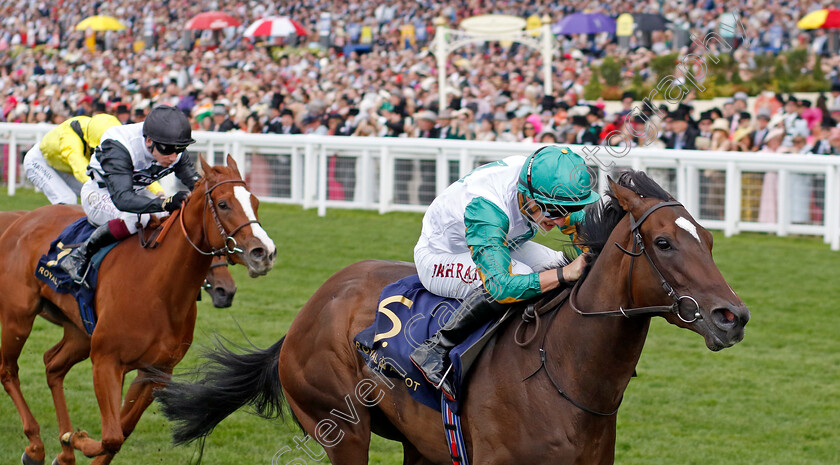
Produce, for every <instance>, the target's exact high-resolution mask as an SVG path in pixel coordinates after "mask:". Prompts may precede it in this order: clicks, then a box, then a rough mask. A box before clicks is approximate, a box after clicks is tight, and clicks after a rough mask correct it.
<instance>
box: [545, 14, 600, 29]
mask: <svg viewBox="0 0 840 465" xmlns="http://www.w3.org/2000/svg"><path fill="white" fill-rule="evenodd" d="M551 32H552V34H597V33H599V32H609V33H610V34H615V20H614V19H612V18H610V17H609V16H607V15H602V14H601V13H574V14H570V15H569V16H566V17H564V18H563V19H561V20H560V21H558V22H556V23H554V25H553V26H551Z"/></svg>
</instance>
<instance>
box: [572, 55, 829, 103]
mask: <svg viewBox="0 0 840 465" xmlns="http://www.w3.org/2000/svg"><path fill="white" fill-rule="evenodd" d="M680 58H681V57H680V56H679V55H678V54H677V53H670V54H668V55H662V56H658V57H656V58H654V59H653V60H651V62H650V70H651V71H652V73H651V76H652V77H649V78H648V79H647V80H644V79H643V78H642V75H641V73H640V71H641V70H639V69H633V70H632V72H629V71H630V70H623V67H624V62H623V61H619V60H616V59H615V58H613V57H607V58H605V59H604V60H603V62H602V63H601V66H600V67H599V68H593V73H592V80H597V81H598V82H597V83H595V82H590V83H589V84H587V86H586V88H585V98H586V99H592V100H594V99H597V98H598V97H599V96H600V97H601V98H603V99H605V100H617V99H620V98H621V94H622V93H623V92H624V91H628V90H630V91H633V92H635V94H636V98H637V99H641V98H643V97H645V96H647V95H650V93H651V91H652V90H653V88H654V87H655V86H656V84H657V83H659V82H660V81H661V80H662V79H664V78H665V77H667V76H669V75H672V74H674V73H675V71H676V67H677V64H679V62H680ZM740 65H741V63H739V62H737V61H736V60H735V59H734V58H733V56H732V55H730V54H725V53H723V54H720V55H718V62H717V63H715V62H714V61H712V60H710V59H707V60H706V66H707V76H706V79H705V80H704V83H703V85H704V86H705V90H704V91H703V92H698V93H697V95H698V97H699V98H701V99H710V98H714V97H731V96H733V95H734V94H735V93H736V92H746V93H747V94H749V95H758V94H759V93H761V92H762V91H765V90H770V91H773V92H781V93H787V92H819V91H827V90H829V89H831V82H830V81H829V80H828V78H827V77H826V75H825V73H824V72H823V70H822V68H821V66H822V58H821V57H820V56H818V55H817V56H813V55H811V54H809V52H808V51H807V50H804V49H802V50H792V51H789V52H782V53H780V54H778V55H773V54H769V53H767V54H761V55H756V56H755V58H754V68H752V69H743V70H742V69H741V67H740ZM627 76H632V77H630V78H628V77H627ZM688 88H689V90H691V89H694V87H693V86H690V85H689V87H688Z"/></svg>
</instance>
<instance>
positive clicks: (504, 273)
mask: <svg viewBox="0 0 840 465" xmlns="http://www.w3.org/2000/svg"><path fill="white" fill-rule="evenodd" d="M464 224H465V225H466V229H467V231H466V236H467V245H468V246H469V248H470V252H471V255H472V259H473V262H475V264H476V266H477V268H478V273H479V276H481V280H482V282H483V283H484V288H485V289H487V291H488V292H490V295H492V296H493V298H495V299H496V300H497V301H498V302H500V303H510V302H516V301H519V300H526V299H530V298H532V297H535V296H537V295H539V294H540V292H541V291H540V278H539V275H538V274H537V273H529V274H523V275H514V274H513V273H512V272H511V266H510V260H511V259H510V249H509V248H508V243H507V239H506V238H507V230H508V227H509V226H510V222H509V221H508V217H507V215H506V214H505V213H504V212H503V211H502V210H501V209H500V208H499V207H497V206H496V205H495V204H493V203H492V202H490V201H489V200H487V199H483V198H481V197H478V198H475V199H473V201H472V202H470V203H469V204H468V205H467V209H466V212H465V213H464Z"/></svg>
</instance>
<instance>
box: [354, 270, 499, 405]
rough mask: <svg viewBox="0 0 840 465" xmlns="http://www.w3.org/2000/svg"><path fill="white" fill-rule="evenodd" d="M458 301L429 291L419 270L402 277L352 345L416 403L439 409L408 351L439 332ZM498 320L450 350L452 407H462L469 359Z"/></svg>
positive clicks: (385, 292) (433, 391)
mask: <svg viewBox="0 0 840 465" xmlns="http://www.w3.org/2000/svg"><path fill="white" fill-rule="evenodd" d="M459 305H460V302H459V301H458V300H457V299H449V298H445V297H440V296H438V295H435V294H432V293H431V292H429V291H427V290H426V289H425V288H424V287H423V284H421V283H420V278H419V277H418V276H417V275H412V276H409V277H406V278H403V279H401V280H400V281H397V282H395V283H392V284H389V285H388V286H386V287H385V289H383V290H382V293H381V294H380V296H379V305H378V307H377V312H376V319H375V320H374V322H373V324H372V325H371V326H369V327H368V328H366V329H365V330H363V331H361V332H360V333H359V334H357V335H356V337H355V338H354V341H355V343H356V349H357V350H358V351H359V352H360V353H361V354H362V357H363V358H364V360H365V363H367V365H368V367H370V368H371V369H373V370H376V371H378V372H380V373H382V374H383V375H385V376H388V377H391V378H397V379H401V380H403V382H404V383H405V386H406V388H407V389H408V392H409V393H410V394H411V396H412V397H413V398H414V399H415V400H416V401H417V402H420V403H422V404H424V405H427V406H429V407H431V408H433V409H435V410H437V411H441V396H442V393H441V391H439V390H437V389H435V387H434V386H433V385H431V384H429V382H428V381H426V378H425V377H424V376H423V374H422V373H421V372H420V370H418V369H417V367H415V366H414V364H413V363H412V362H411V359H409V355H411V352H412V351H413V350H414V349H415V348H416V347H419V346H420V345H422V344H423V342H424V341H425V340H426V339H427V338H428V337H430V336H431V335H433V334H434V333H435V332H437V330H438V329H440V328H441V327H442V326H443V325H444V324H445V323H446V321H447V320H448V319H449V316H450V315H451V314H452V313H454V312H455V310H457V309H458V307H459ZM508 314H510V312H508ZM504 319H505V317H503V318H502V321H504ZM500 324H501V321H500V322H499V323H496V324H495V325H494V322H492V321H490V322H487V323H486V324H484V325H483V326H482V327H481V328H479V329H478V330H476V331H475V333H473V334H472V335H470V337H468V338H467V339H466V340H465V341H464V342H463V343H461V344H459V345H458V346H456V347H455V348H454V349H452V351H451V352H450V353H449V357H450V359H451V361H452V372H451V373H449V374H448V376H450V377H454V378H451V379H454V380H455V381H454V383H453V384H454V388H455V394H456V400H455V401H448V400H447V402H448V403H449V406H450V408H451V409H452V410H453V411H454V412H456V413H458V412H459V411H460V409H459V407H460V401H461V400H462V397H463V396H460V395H458V394H459V393H460V392H464V386H465V384H464V382H465V380H466V378H467V375H468V373H469V368H470V366H471V364H472V362H473V361H474V360H475V359H476V357H477V356H478V352H480V349H481V347H483V344H484V343H486V341H487V340H489V338H490V336H491V335H492V333H493V331H494V330H495V329H496V328H497V327H498V326H499V325H500ZM485 335H486V336H487V337H485ZM476 343H478V344H476ZM474 345H475V347H474V348H473V346H474Z"/></svg>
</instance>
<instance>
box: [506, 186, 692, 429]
mask: <svg viewBox="0 0 840 465" xmlns="http://www.w3.org/2000/svg"><path fill="white" fill-rule="evenodd" d="M678 206H679V207H681V206H682V204H681V203H679V202H677V201H669V202H660V203H658V204H656V205H654V206H652V207H650V208H649V209H648V210H647V211H646V212H645V213H644V214H643V215H642V216H641V217H640V218H639V219H638V220H636V219H635V218H633V214H632V213H629V212H628V213H629V215H630V232H631V233H632V234H633V239H634V242H633V250H632V251H630V250H626V249H625V248H623V247H621V245H619V244H618V243H617V242H615V246H616V247H618V248H619V249H620V250H621V251H622V252H624V253H626V254H627V255H630V257H631V258H630V271H629V273H628V275H627V293H628V294H629V297H630V303H631V305H632V302H633V296H632V292H631V289H632V282H633V266H634V264H635V259H636V257H639V256H641V255H644V256H645V258H647V261H648V263H649V264H650V266H651V268H653V270H654V271H655V272H656V275H657V276H658V277H659V283H660V285H661V286H662V289H663V290H664V291H665V293H666V294H667V295H668V297H670V298H671V299H672V300H673V303H672V304H671V305H657V306H650V307H635V308H627V309H625V308H622V307H619V308H618V310H609V311H606V312H584V311H582V310H580V308H579V307H578V306H577V304H576V303H575V301H576V300H577V299H576V297H577V293H578V290H579V289H580V285H581V281H578V282H576V283H575V285H574V286H573V287H572V288H571V290H568V289H567V290H564V291H562V292H561V293H559V294H558V296H557V297H555V298H553V299H552V300H551V301H550V302H549V304H547V305H544V307H548V308H550V310H548V311H547V312H544V313H543V314H547V313H550V315H549V316H548V318H549V321H548V324H547V327H546V329H545V332H544V333H543V337H542V342H541V343H540V349H539V352H540V366H539V368H537V370H536V371H534V372H533V373H531V374H530V375H528V376H527V377H526V378H525V379H523V380H522V381H527V380H528V379H530V378H532V377H533V376H535V375H536V374H537V373H539V372H540V371H543V370H545V374H546V376H547V377H548V380H549V381H551V384H552V385H553V386H554V389H556V390H557V393H558V394H560V396H561V397H563V398H564V399H566V400H567V401H568V402H569V403H570V404H572V405H574V406H575V407H577V408H578V409H580V410H583V411H584V412H586V413H589V414H592V415H595V416H599V417H609V416H612V415H615V414H616V413H617V412H618V409H619V407H621V401H622V400H624V396H623V395H622V397H621V399H620V400H619V401H618V405H617V406H616V407H615V409H614V410H612V411H610V412H602V411H598V410H593V409H591V408H589V407H586V406H585V405H583V404H581V403H579V402H577V401H575V400H574V399H572V398H571V397H570V396H569V395H568V394H566V393H565V391H563V388H561V387H560V384H559V383H558V382H557V380H555V379H554V376H552V375H551V371H549V369H548V364H547V359H548V353H547V352H546V349H545V342H546V339H547V338H548V334H549V333H550V332H551V325H552V323H554V320H555V316H557V314H558V313H559V312H558V310H559V308H560V304H562V303H563V300H565V298H566V297H567V296H568V299H569V306H571V307H572V310H574V311H575V312H576V313H578V314H579V315H582V316H623V317H625V318H630V317H631V316H639V315H651V314H657V313H666V312H671V313H674V314H675V315H677V317H678V318H679V319H680V320H682V321H683V322H685V323H693V322H695V321H697V320H700V319H702V316H701V314H700V305H699V304H698V303H697V301H696V300H695V299H694V298H693V297H691V296H689V295H679V294H677V292H676V291H675V290H674V288H673V287H672V286H671V285H670V284H668V281H667V280H666V279H665V277H664V276H663V275H662V272H660V271H659V268H657V266H656V263H654V261H653V258H651V256H650V254H649V253H648V251H647V248H645V244H644V240H643V239H642V233H641V231H640V228H641V226H642V223H644V221H645V220H646V219H647V218H648V217H649V216H650V215H651V213H653V212H655V211H656V210H659V209H660V208H663V207H678ZM683 300H688V301H691V302H692V303H694V306H695V313H694V316H693V318H692V319H686V318H683V316H682V314H681V313H680V303H682V301H683ZM539 316H540V313H539V311H538V310H532V306H529V307H528V308H527V309H526V310H525V312H524V313H523V315H522V320H523V322H520V325H519V327H518V328H517V329H516V331H515V332H514V341H515V342H516V344H517V345H519V346H520V347H524V346H526V345H528V344H530V343H531V342H532V341H533V340H534V339H535V338H536V336H537V333H538V332H539V324H540V319H539ZM531 321H535V322H536V326H537V327H536V329H535V330H534V334H533V336H532V337H530V338H528V339H527V340H525V341H521V340H520V338H519V334H520V329H522V327H523V326H524V325H527V324H529V323H530V322H531Z"/></svg>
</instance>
